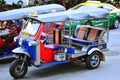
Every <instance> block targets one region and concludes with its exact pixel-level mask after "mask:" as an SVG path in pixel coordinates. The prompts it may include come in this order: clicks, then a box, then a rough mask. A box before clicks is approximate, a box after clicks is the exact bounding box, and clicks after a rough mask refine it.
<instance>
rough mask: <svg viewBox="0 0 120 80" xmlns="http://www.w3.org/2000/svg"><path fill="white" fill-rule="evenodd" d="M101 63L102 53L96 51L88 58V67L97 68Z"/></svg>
mask: <svg viewBox="0 0 120 80" xmlns="http://www.w3.org/2000/svg"><path fill="white" fill-rule="evenodd" d="M99 65H100V54H99V53H98V52H97V51H95V52H93V53H92V54H90V55H89V56H87V58H86V67H87V68H88V69H95V68H97V67H98V66H99Z"/></svg>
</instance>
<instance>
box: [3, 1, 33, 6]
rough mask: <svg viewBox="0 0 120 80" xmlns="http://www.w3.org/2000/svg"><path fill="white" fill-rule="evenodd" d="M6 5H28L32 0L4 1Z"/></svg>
mask: <svg viewBox="0 0 120 80" xmlns="http://www.w3.org/2000/svg"><path fill="white" fill-rule="evenodd" d="M5 1H6V4H9V5H12V4H13V3H14V4H17V5H28V4H29V3H33V1H34V0H5Z"/></svg>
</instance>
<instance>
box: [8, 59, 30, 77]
mask: <svg viewBox="0 0 120 80" xmlns="http://www.w3.org/2000/svg"><path fill="white" fill-rule="evenodd" d="M22 63H23V60H15V61H14V62H13V63H12V65H11V66H10V69H9V72H10V75H11V76H12V77H13V78H15V79H18V78H22V77H24V76H25V74H26V73H27V70H28V66H27V64H26V62H24V65H23V69H22V71H20V67H21V65H22Z"/></svg>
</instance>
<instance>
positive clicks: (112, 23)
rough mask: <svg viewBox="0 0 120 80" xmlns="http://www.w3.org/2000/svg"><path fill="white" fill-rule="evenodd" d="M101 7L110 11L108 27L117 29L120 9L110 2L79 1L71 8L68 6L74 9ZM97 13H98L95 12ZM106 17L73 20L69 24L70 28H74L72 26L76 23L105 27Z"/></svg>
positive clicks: (119, 20) (119, 22) (119, 21)
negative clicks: (79, 2)
mask: <svg viewBox="0 0 120 80" xmlns="http://www.w3.org/2000/svg"><path fill="white" fill-rule="evenodd" d="M96 7H98V8H103V9H106V10H108V11H110V18H109V28H110V29H118V28H119V24H120V9H118V8H116V7H115V6H113V5H111V4H106V3H101V2H100V1H87V2H85V3H81V4H78V5H76V6H75V7H73V8H70V9H69V10H75V9H83V10H84V9H89V8H93V9H94V8H96ZM96 15H99V14H96ZM107 21H108V20H107V19H102V20H99V19H96V20H91V19H89V20H83V21H80V22H74V23H73V25H72V26H71V28H72V30H74V28H75V27H76V26H77V25H86V24H88V25H91V26H94V27H95V26H99V27H103V28H105V27H107V25H108V23H107ZM67 25H68V24H67V23H66V25H65V28H66V29H67V28H68V26H67Z"/></svg>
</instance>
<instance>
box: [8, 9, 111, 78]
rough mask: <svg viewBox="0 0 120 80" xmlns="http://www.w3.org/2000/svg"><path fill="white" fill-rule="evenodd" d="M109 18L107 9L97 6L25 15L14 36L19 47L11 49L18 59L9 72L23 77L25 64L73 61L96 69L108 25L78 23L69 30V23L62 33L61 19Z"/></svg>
mask: <svg viewBox="0 0 120 80" xmlns="http://www.w3.org/2000/svg"><path fill="white" fill-rule="evenodd" d="M108 17H109V12H108V11H106V10H104V9H99V8H95V9H90V10H88V11H86V10H71V11H62V12H56V13H49V14H43V15H39V16H38V17H28V19H27V21H26V23H25V24H24V25H25V26H23V28H22V30H21V33H20V34H19V35H18V36H17V37H15V38H14V40H15V41H16V42H18V43H19V45H20V46H19V47H18V48H15V49H14V50H13V52H14V53H15V55H16V57H17V59H16V60H15V61H14V62H13V63H12V65H11V66H10V69H9V72H10V75H11V76H12V77H13V78H16V79H17V78H22V77H24V76H25V74H26V73H27V71H28V66H32V65H33V66H35V67H42V66H51V65H58V64H64V63H69V62H74V61H76V62H77V61H78V62H79V61H82V62H85V63H86V66H87V68H89V69H95V68H97V67H98V66H99V64H100V62H101V61H105V56H104V53H103V51H106V50H107V40H108V39H107V38H108V37H107V35H108V33H107V31H108V28H96V27H91V26H89V25H78V27H77V28H76V30H75V32H72V31H71V26H69V33H65V29H64V24H63V22H69V23H71V22H72V21H79V20H84V19H103V18H108ZM53 22H54V23H53ZM105 33H107V34H105ZM104 36H105V37H104ZM106 39H107V40H106Z"/></svg>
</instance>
